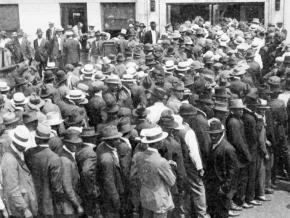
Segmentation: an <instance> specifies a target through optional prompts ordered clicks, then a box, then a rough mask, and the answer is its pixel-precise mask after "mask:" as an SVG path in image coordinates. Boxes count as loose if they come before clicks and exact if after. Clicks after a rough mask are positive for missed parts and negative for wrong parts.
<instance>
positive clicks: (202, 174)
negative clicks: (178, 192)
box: [198, 169, 204, 177]
mask: <svg viewBox="0 0 290 218" xmlns="http://www.w3.org/2000/svg"><path fill="white" fill-rule="evenodd" d="M198 175H199V176H200V177H203V176H204V170H203V169H200V170H199V171H198Z"/></svg>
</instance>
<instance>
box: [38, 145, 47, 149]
mask: <svg viewBox="0 0 290 218" xmlns="http://www.w3.org/2000/svg"><path fill="white" fill-rule="evenodd" d="M38 146H39V147H42V148H49V145H48V144H42V145H38Z"/></svg>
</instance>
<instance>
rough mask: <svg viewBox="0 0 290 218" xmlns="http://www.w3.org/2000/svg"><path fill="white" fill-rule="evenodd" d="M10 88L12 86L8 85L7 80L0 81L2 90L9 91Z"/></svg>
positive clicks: (0, 90)
mask: <svg viewBox="0 0 290 218" xmlns="http://www.w3.org/2000/svg"><path fill="white" fill-rule="evenodd" d="M9 90H10V87H9V86H8V85H7V82H5V81H0V92H7V91H9Z"/></svg>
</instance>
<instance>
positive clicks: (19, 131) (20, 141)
mask: <svg viewBox="0 0 290 218" xmlns="http://www.w3.org/2000/svg"><path fill="white" fill-rule="evenodd" d="M29 135H30V133H29V130H28V129H27V128H26V127H25V126H23V125H19V126H17V127H16V128H15V129H14V131H13V133H12V136H11V138H12V144H13V145H14V147H15V148H16V149H17V150H18V151H20V152H24V151H25V149H26V148H28V145H29Z"/></svg>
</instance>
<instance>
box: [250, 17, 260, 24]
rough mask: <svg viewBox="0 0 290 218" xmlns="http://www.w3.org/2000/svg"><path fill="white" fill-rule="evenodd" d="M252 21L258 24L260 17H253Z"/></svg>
mask: <svg viewBox="0 0 290 218" xmlns="http://www.w3.org/2000/svg"><path fill="white" fill-rule="evenodd" d="M252 23H255V24H260V19H259V18H253V21H252Z"/></svg>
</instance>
